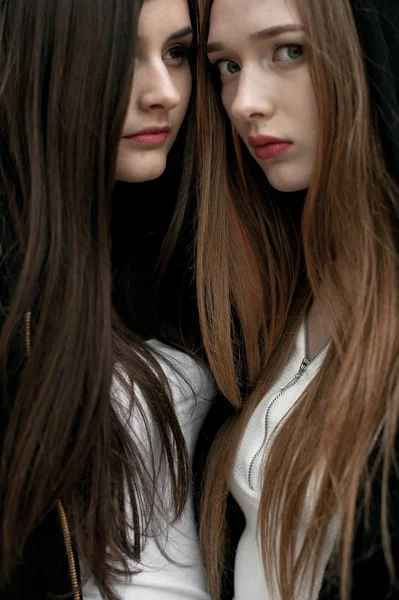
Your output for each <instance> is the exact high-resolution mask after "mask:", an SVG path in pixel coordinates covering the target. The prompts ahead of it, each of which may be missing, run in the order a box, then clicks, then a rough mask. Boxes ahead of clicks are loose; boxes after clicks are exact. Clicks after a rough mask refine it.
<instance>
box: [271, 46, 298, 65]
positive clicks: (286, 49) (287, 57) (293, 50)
mask: <svg viewBox="0 0 399 600" xmlns="http://www.w3.org/2000/svg"><path fill="white" fill-rule="evenodd" d="M304 52H305V48H304V46H303V45H302V44H284V45H281V46H277V48H276V49H275V51H274V55H273V60H274V62H280V61H286V62H287V61H288V62H292V61H296V60H300V59H301V58H302V57H303V55H304Z"/></svg>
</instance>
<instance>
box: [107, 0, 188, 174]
mask: <svg viewBox="0 0 399 600" xmlns="http://www.w3.org/2000/svg"><path fill="white" fill-rule="evenodd" d="M192 37H193V34H192V27H191V21H190V14H189V9H188V5H187V0H144V3H143V5H142V8H141V11H140V16H139V22H138V40H137V44H136V54H135V68H134V79H133V86H132V89H131V94H130V102H129V107H128V110H127V114H126V118H125V123H124V127H123V133H122V139H121V141H120V144H119V149H118V156H117V163H116V178H117V180H119V181H126V182H142V181H149V180H152V179H156V178H157V177H160V175H162V173H163V172H164V170H165V168H166V160H167V156H168V153H169V151H170V149H171V147H172V146H173V143H174V141H175V139H176V136H177V134H178V132H179V129H180V127H181V125H182V123H183V120H184V117H185V115H186V112H187V107H188V104H189V101H190V96H191V83H192V80H191V71H190V65H189V62H188V53H189V50H190V47H191V43H192ZM157 129H164V130H165V131H163V132H161V133H158V137H157V135H154V134H151V135H149V136H147V138H145V136H140V135H139V134H140V133H141V132H143V131H148V130H157ZM164 138H165V139H164Z"/></svg>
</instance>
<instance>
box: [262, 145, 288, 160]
mask: <svg viewBox="0 0 399 600" xmlns="http://www.w3.org/2000/svg"><path fill="white" fill-rule="evenodd" d="M291 146H292V144H291V143H289V142H281V143H276V144H266V146H255V148H254V151H255V154H256V156H257V157H258V158H261V159H263V160H265V159H267V158H275V157H276V156H280V155H281V154H284V152H286V151H287V150H288V148H291Z"/></svg>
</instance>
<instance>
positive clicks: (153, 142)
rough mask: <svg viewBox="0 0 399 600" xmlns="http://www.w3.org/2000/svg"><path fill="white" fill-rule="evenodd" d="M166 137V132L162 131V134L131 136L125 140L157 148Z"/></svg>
mask: <svg viewBox="0 0 399 600" xmlns="http://www.w3.org/2000/svg"><path fill="white" fill-rule="evenodd" d="M167 137H168V132H167V131H163V132H162V133H141V134H139V135H132V136H130V137H127V138H125V139H127V140H129V141H130V142H136V144H146V145H148V146H157V145H159V144H163V143H164V142H165V141H166V138H167Z"/></svg>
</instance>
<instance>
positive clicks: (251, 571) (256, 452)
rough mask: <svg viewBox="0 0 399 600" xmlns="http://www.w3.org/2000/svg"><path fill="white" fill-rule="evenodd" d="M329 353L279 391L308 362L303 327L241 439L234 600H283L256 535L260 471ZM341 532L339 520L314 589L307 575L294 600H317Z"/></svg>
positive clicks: (234, 481) (235, 477)
mask: <svg viewBox="0 0 399 600" xmlns="http://www.w3.org/2000/svg"><path fill="white" fill-rule="evenodd" d="M326 350H327V349H326V348H325V349H324V350H323V351H322V352H321V353H320V354H319V355H318V356H317V357H316V358H315V359H314V360H312V361H311V362H310V364H309V366H308V367H307V369H306V371H305V372H303V373H302V375H301V376H300V377H299V378H297V379H296V380H294V382H293V383H292V384H291V385H290V386H288V387H286V388H285V389H284V390H283V391H281V388H284V386H286V385H287V384H288V382H291V381H292V380H293V378H294V376H295V375H296V374H297V373H298V371H299V369H300V366H301V363H302V360H303V359H304V357H305V327H304V324H302V327H301V329H300V331H299V333H298V336H297V339H296V342H295V346H294V348H293V351H292V353H291V356H290V358H289V360H288V362H287V364H286V365H285V367H284V369H283V370H282V372H281V374H280V376H279V378H278V380H277V381H276V382H275V384H274V385H273V386H272V388H271V389H270V390H269V392H268V393H267V394H266V395H265V396H264V398H263V399H262V401H261V402H260V403H259V405H258V406H257V407H256V409H255V411H254V412H253V414H252V416H251V419H250V421H249V423H248V426H247V429H246V431H245V434H244V436H243V438H242V441H241V445H240V447H239V451H238V454H237V458H236V462H235V467H234V471H233V474H232V477H231V481H230V489H231V492H232V494H233V496H234V498H235V499H236V501H237V502H238V504H239V506H240V507H241V509H242V511H243V512H244V515H245V519H246V527H245V530H244V532H243V534H242V536H241V539H240V541H239V544H238V548H237V554H236V560H235V573H234V590H235V596H234V598H235V600H279V598H280V596H279V594H278V592H277V591H276V590H275V589H273V585H272V582H270V581H269V582H267V581H266V579H265V574H264V570H263V566H262V558H261V552H260V543H259V538H258V536H257V519H258V511H259V504H260V475H261V467H262V463H263V460H264V457H265V452H267V448H268V446H269V444H270V442H271V437H272V435H273V432H275V430H276V427H277V426H278V425H279V423H280V422H281V421H282V419H283V418H284V417H285V416H286V415H287V413H288V412H289V411H290V410H291V409H292V408H293V407H294V405H295V403H296V402H297V400H298V399H299V398H300V396H301V395H302V394H303V392H304V391H305V389H306V388H307V386H308V385H309V383H310V382H311V381H312V380H313V379H314V377H315V375H316V374H317V372H318V371H319V369H320V366H321V364H322V362H323V359H324V357H325V354H326ZM266 421H267V428H266ZM311 497H312V494H311V491H310V490H309V493H308V508H310V503H311ZM306 512H307V510H306V506H305V507H304V518H303V530H305V528H306V517H305V515H306ZM337 527H338V518H334V519H333V520H332V522H331V524H330V529H329V531H328V535H327V539H326V543H325V547H324V551H323V553H322V556H321V557H320V564H319V565H318V574H317V580H316V585H315V588H314V589H313V590H311V585H310V577H309V574H308V575H306V574H304V578H303V581H302V585H301V587H300V589H298V590H297V593H296V595H295V600H314V599H316V598H317V596H318V592H319V589H320V585H321V583H322V579H323V573H324V570H325V567H326V564H327V562H328V559H329V557H330V555H331V552H332V549H333V545H334V541H335V539H336V534H337Z"/></svg>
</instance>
